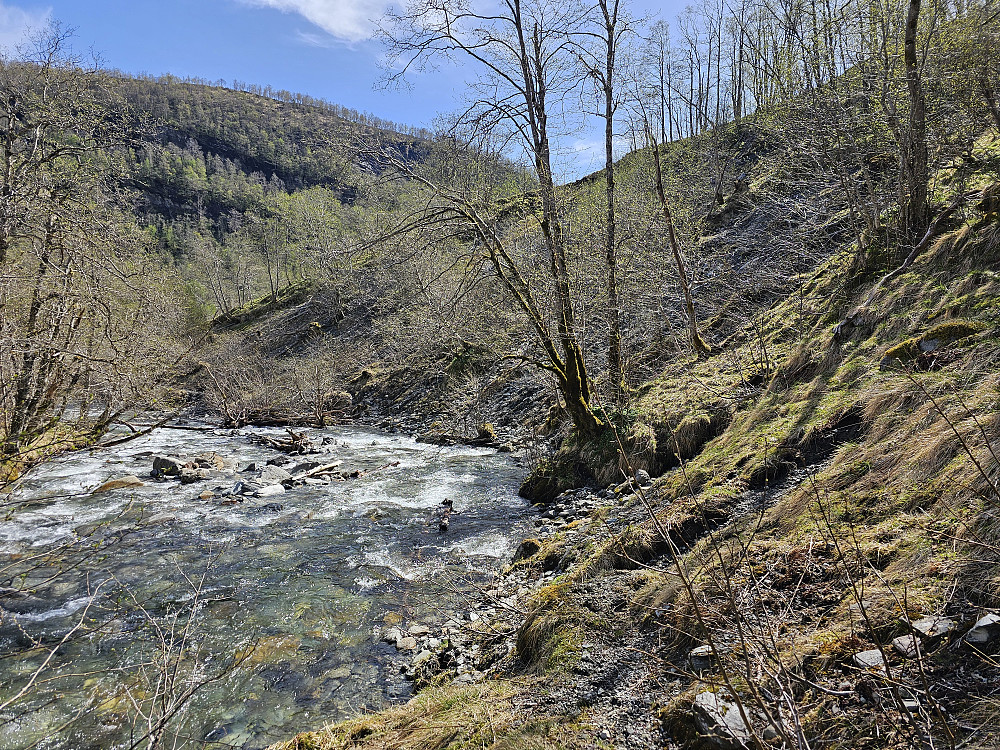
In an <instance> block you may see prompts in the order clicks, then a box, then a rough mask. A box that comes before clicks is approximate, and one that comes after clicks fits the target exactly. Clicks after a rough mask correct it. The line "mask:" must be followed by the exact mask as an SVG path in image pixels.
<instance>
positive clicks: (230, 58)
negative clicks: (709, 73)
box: [0, 0, 684, 178]
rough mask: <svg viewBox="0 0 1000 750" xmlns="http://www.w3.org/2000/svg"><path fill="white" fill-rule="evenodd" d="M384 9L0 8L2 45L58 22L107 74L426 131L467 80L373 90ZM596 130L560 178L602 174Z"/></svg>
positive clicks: (277, 2)
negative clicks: (317, 102) (193, 83)
mask: <svg viewBox="0 0 1000 750" xmlns="http://www.w3.org/2000/svg"><path fill="white" fill-rule="evenodd" d="M683 4H684V0H665V2H663V3H657V2H656V0H638V1H637V2H634V3H633V8H634V12H635V13H637V14H649V13H660V14H662V15H663V16H665V17H668V18H670V17H672V16H673V15H675V14H676V13H677V12H678V11H679V10H680V8H681V7H682V6H683ZM386 5H387V3H386V2H385V0H0V46H4V47H8V48H9V47H10V46H11V45H13V44H16V43H17V42H18V41H19V40H20V39H21V38H22V35H23V32H24V29H25V28H26V27H29V26H31V27H38V26H44V25H45V23H46V22H47V20H48V19H50V18H54V19H58V20H59V21H60V22H62V23H63V24H65V25H68V26H71V27H73V28H75V29H76V39H75V47H76V49H77V50H78V51H84V50H87V49H90V48H93V49H94V50H95V51H96V52H97V53H98V54H99V55H100V56H101V58H102V59H103V62H104V64H105V65H106V66H107V67H112V68H118V69H120V70H123V71H126V72H130V73H153V74H160V73H172V74H174V75H177V76H181V77H184V76H197V77H200V78H206V79H208V80H211V81H215V80H218V79H224V80H225V81H227V82H231V81H232V80H234V79H237V80H240V81H245V82H248V83H257V84H262V85H271V86H273V87H274V88H276V89H287V90H289V91H295V92H301V93H305V94H309V95H311V96H315V97H320V98H324V99H328V100H330V101H333V102H336V103H338V104H342V105H344V106H346V107H353V108H354V109H360V110H365V111H368V112H371V113H373V114H375V115H378V116H379V117H382V118H385V119H389V120H393V121H396V122H401V123H406V124H411V125H418V126H424V127H431V126H432V125H433V122H434V118H435V116H437V115H438V114H440V113H443V112H448V111H451V110H454V109H455V108H457V107H458V106H459V103H460V97H461V94H460V92H461V89H462V83H463V75H464V74H466V71H464V70H463V69H460V68H459V69H456V68H444V69H441V70H438V71H436V72H430V73H425V74H422V75H418V76H415V77H412V78H411V83H412V88H411V89H410V90H409V91H398V90H396V91H385V90H381V89H380V88H378V87H377V86H376V84H377V82H378V80H379V76H380V70H379V67H378V60H379V58H380V55H381V52H382V50H381V47H380V45H379V44H378V43H377V42H375V41H372V40H371V38H370V37H371V33H372V31H373V30H374V29H375V28H376V27H377V18H378V17H379V15H380V14H381V13H382V12H383V11H384V9H385V7H386ZM596 133H597V131H596V129H595V130H593V131H590V130H587V131H584V132H580V133H575V134H572V135H570V136H568V137H567V138H566V139H565V140H564V142H563V143H562V144H561V145H562V158H561V162H562V165H563V167H562V172H563V176H564V177H565V178H569V177H573V176H575V175H578V174H583V173H587V172H589V171H591V169H592V168H596V167H597V166H599V158H598V157H599V153H598V151H599V150H598V149H594V148H592V146H593V144H594V143H596V141H597V136H596Z"/></svg>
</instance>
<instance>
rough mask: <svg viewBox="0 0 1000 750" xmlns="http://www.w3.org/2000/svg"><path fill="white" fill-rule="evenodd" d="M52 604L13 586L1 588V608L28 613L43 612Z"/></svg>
mask: <svg viewBox="0 0 1000 750" xmlns="http://www.w3.org/2000/svg"><path fill="white" fill-rule="evenodd" d="M49 606H50V605H49V603H48V602H46V601H45V600H44V599H42V598H40V597H37V596H34V595H33V594H28V593H26V592H24V591H19V590H18V589H12V588H0V609H5V610H7V611H8V612H14V613H15V614H19V615H26V614H30V613H34V612H41V611H44V610H45V609H46V608H48V607H49Z"/></svg>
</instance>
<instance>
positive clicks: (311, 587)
mask: <svg viewBox="0 0 1000 750" xmlns="http://www.w3.org/2000/svg"><path fill="white" fill-rule="evenodd" d="M250 432H252V431H248V430H245V431H242V432H241V433H240V434H232V433H230V432H229V431H221V430H220V431H212V432H192V431H182V430H169V429H164V430H159V431H157V432H155V433H153V434H152V435H150V436H147V437H145V438H142V439H139V440H136V441H133V442H131V443H128V444H126V445H123V446H121V447H119V448H113V449H109V450H107V451H98V452H93V453H77V454H74V455H70V456H67V457H64V458H62V459H59V460H57V461H54V462H52V463H50V464H48V465H46V466H44V467H41V468H40V469H39V470H37V471H36V472H34V473H33V474H31V475H30V476H29V477H28V478H27V480H26V481H25V482H24V483H23V484H22V485H21V486H20V487H19V488H18V489H17V491H16V492H15V493H14V495H12V496H11V497H9V498H7V501H6V505H5V506H4V508H3V511H4V513H3V515H0V586H12V585H13V586H14V587H15V588H19V589H20V588H23V589H26V590H31V591H32V592H33V593H32V595H31V597H29V598H27V599H24V598H21V599H11V598H7V599H3V598H0V606H3V607H4V608H7V609H11V610H15V612H8V613H6V614H4V616H3V621H2V623H0V704H2V703H3V702H4V701H6V700H8V699H10V698H11V697H12V696H13V695H14V694H15V693H16V692H17V691H18V690H19V689H20V688H21V687H22V686H23V685H24V684H25V683H26V682H27V681H28V680H29V679H30V677H31V675H32V673H33V672H34V670H36V669H37V668H38V667H39V666H40V665H41V664H42V663H43V662H44V660H45V659H46V658H47V657H48V654H49V652H50V651H51V649H52V647H53V646H54V645H56V644H57V643H59V641H60V640H61V639H62V638H63V637H64V636H65V635H66V633H67V632H68V631H69V630H70V629H71V628H73V627H74V626H76V625H78V624H81V627H79V628H78V629H77V630H76V631H75V632H74V633H73V636H72V637H71V638H70V639H69V640H67V641H66V643H65V644H63V646H62V647H61V648H60V649H59V650H58V653H57V654H56V655H55V657H53V658H52V659H51V661H50V662H49V663H48V664H47V666H46V668H45V669H44V671H42V672H41V673H40V674H39V679H38V680H37V681H36V683H35V684H34V685H33V687H32V688H31V690H30V692H29V693H28V694H27V695H26V696H25V699H23V700H18V701H17V702H15V703H14V704H13V705H11V706H10V707H8V709H7V710H5V711H3V712H0V748H10V749H11V750H15V749H18V748H27V747H32V746H36V745H37V746H39V747H45V748H74V749H79V750H86V749H88V748H111V747H129V746H130V745H131V744H132V742H133V741H134V740H136V739H137V738H139V737H141V736H142V735H143V734H145V733H146V732H147V731H148V729H149V728H150V727H151V726H156V724H157V722H158V721H160V720H161V719H162V718H163V717H164V716H166V715H169V714H170V713H171V709H172V706H174V705H176V703H177V701H176V700H175V699H173V698H172V696H176V695H182V694H183V692H184V690H185V689H186V688H187V687H188V686H189V685H191V684H192V682H202V681H205V680H209V679H211V680H212V681H211V682H209V683H208V684H207V685H205V686H204V687H202V688H200V689H199V690H198V692H197V693H196V694H195V695H194V697H193V698H192V699H191V700H190V701H188V702H187V703H186V704H185V707H184V708H183V709H182V710H181V711H179V712H178V713H177V715H176V716H174V717H173V718H172V719H171V721H170V723H169V725H168V730H167V733H166V737H167V738H168V741H167V742H165V746H167V747H170V746H172V745H173V740H174V737H175V736H176V735H178V734H179V735H180V740H179V741H178V743H177V746H178V747H219V748H221V747H239V748H257V747H264V746H266V745H268V744H270V743H271V742H274V741H277V740H281V739H287V738H289V737H290V736H291V735H292V734H293V733H294V732H296V731H302V730H305V729H309V728H313V727H316V726H321V725H322V724H324V723H326V722H329V721H335V720H338V719H341V718H345V717H347V716H350V715H352V714H354V713H356V712H358V711H359V710H361V709H363V708H372V707H377V706H379V705H381V704H382V703H383V702H384V700H385V699H386V698H385V696H386V686H387V682H386V678H387V670H386V669H385V665H386V663H387V661H388V660H389V659H391V658H392V656H393V650H392V648H391V647H389V646H386V645H383V644H380V643H378V639H377V638H373V635H372V634H373V631H374V630H375V628H376V627H378V626H380V625H382V624H383V623H384V622H386V621H387V616H388V621H389V622H394V621H395V618H396V617H401V618H402V620H403V621H404V622H433V621H439V622H440V621H443V620H444V619H446V618H447V616H448V615H449V614H450V613H451V612H452V611H454V610H458V611H461V609H462V605H463V600H464V599H466V598H467V597H468V596H469V594H470V592H471V590H472V588H473V587H475V586H476V585H477V584H479V583H481V582H482V581H483V579H484V576H485V574H487V573H488V572H489V571H491V570H493V569H495V568H496V567H498V566H499V565H500V564H501V563H502V562H503V561H504V560H505V559H506V557H507V556H508V555H509V554H510V552H511V550H512V548H513V546H514V545H515V544H516V543H517V542H518V541H520V539H521V538H523V536H524V532H525V530H526V525H527V520H528V516H529V514H530V510H529V508H528V507H526V504H525V502H524V501H523V500H521V499H520V498H518V497H517V495H516V490H517V482H518V480H519V478H520V476H521V474H522V472H523V469H521V468H519V467H517V466H516V465H514V463H513V462H512V461H511V460H510V458H509V456H503V455H498V454H495V453H493V452H492V451H486V450H479V449H475V448H466V447H459V448H440V447H436V446H429V445H422V444H418V443H416V442H414V441H413V440H411V439H408V438H401V437H397V436H386V435H379V434H373V433H370V432H366V431H362V430H354V429H341V428H336V429H327V430H315V431H311V433H310V434H311V435H312V436H313V437H314V438H318V437H323V436H325V437H328V438H332V439H335V440H336V444H335V445H333V446H331V447H330V453H329V460H340V461H342V462H343V464H342V469H344V470H348V471H349V470H353V469H362V470H365V469H369V470H370V469H376V468H378V467H384V466H385V465H386V464H391V463H395V462H398V466H395V467H390V468H383V469H381V470H379V471H375V472H373V473H371V474H370V475H368V476H365V477H362V478H360V479H351V480H347V481H345V482H339V483H333V484H331V485H328V486H323V487H300V488H296V489H293V490H291V491H289V492H286V493H285V494H284V495H280V496H277V497H268V498H262V499H259V500H247V501H246V502H244V503H242V504H239V505H232V506H224V505H222V504H220V499H219V498H218V497H217V498H215V499H212V500H201V499H199V498H198V495H199V494H200V493H201V492H203V491H204V490H206V489H216V488H223V487H227V486H232V485H233V484H235V482H236V479H237V477H234V478H232V480H229V479H227V480H224V481H215V480H209V481H207V482H200V483H196V484H192V485H180V484H179V483H178V482H176V481H168V482H162V483H161V482H155V481H153V480H148V481H149V483H148V484H147V485H146V486H145V487H140V488H135V489H127V490H117V491H114V492H110V493H105V494H100V495H96V496H90V495H88V494H86V493H88V492H89V491H90V490H92V489H94V488H95V487H97V486H98V485H99V484H101V483H102V482H104V481H105V480H107V479H110V478H117V477H121V476H123V475H126V474H135V475H137V476H139V477H140V478H143V479H144V480H146V478H147V476H148V473H149V469H150V467H151V464H152V458H151V456H152V454H154V453H168V454H174V455H177V454H179V455H194V454H198V453H203V452H207V451H216V452H218V453H219V454H221V455H223V456H226V457H228V458H231V459H233V460H235V461H236V462H237V463H238V464H239V468H243V467H244V466H245V465H246V464H247V463H249V462H251V461H256V462H258V463H262V462H264V461H266V460H268V459H269V458H273V457H275V456H278V455H280V454H279V453H278V452H277V451H273V450H269V449H267V448H263V447H261V446H258V445H255V444H253V443H252V442H251V441H250V439H249V434H250ZM256 432H268V431H267V430H257V431H256ZM313 458H315V459H316V460H327V456H325V455H320V456H315V457H313V456H307V457H304V459H303V460H306V459H313ZM446 497H448V498H451V499H452V500H453V501H454V503H455V509H456V511H457V513H456V515H455V516H453V518H452V522H451V526H450V529H449V531H448V533H447V534H444V535H441V534H438V532H437V526H436V521H431V522H429V521H430V520H431V519H432V518H433V516H434V512H435V510H436V509H437V508H438V507H439V506H440V504H441V501H442V500H443V499H444V498H446ZM275 504H277V505H275ZM277 506H280V508H279V507H277ZM32 642H35V643H36V644H41V645H42V646H44V647H42V648H36V649H34V650H32V649H31V646H32ZM179 657H180V658H179ZM234 662H240V664H239V666H237V667H235V668H234V667H233V663H234ZM164 674H168V675H176V677H175V679H174V681H173V683H172V684H170V683H169V682H168V683H167V684H166V689H165V685H164V681H163V675H164ZM60 727H63V728H62V729H60ZM140 746H145V743H142V744H141V745H140Z"/></svg>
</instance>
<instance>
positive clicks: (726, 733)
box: [691, 691, 752, 750]
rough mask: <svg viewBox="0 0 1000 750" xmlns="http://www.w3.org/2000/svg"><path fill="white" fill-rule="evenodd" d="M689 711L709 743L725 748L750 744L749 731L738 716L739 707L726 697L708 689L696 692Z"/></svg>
mask: <svg viewBox="0 0 1000 750" xmlns="http://www.w3.org/2000/svg"><path fill="white" fill-rule="evenodd" d="M691 711H692V713H693V715H694V722H695V726H697V727H698V731H699V732H701V733H702V734H703V735H705V739H706V740H707V742H708V743H709V744H711V745H713V746H715V747H718V748H725V750H735V749H736V748H739V749H740V750H742V749H743V748H747V747H750V746H751V742H752V737H751V732H750V730H749V728H748V727H747V725H746V723H745V722H744V721H743V717H742V716H740V709H739V707H738V706H737V705H736V704H735V703H734V702H733V701H731V700H729V699H728V698H724V697H722V696H720V695H719V694H718V693H713V692H710V691H706V692H704V693H698V695H697V696H695V699H694V703H693V704H692V706H691Z"/></svg>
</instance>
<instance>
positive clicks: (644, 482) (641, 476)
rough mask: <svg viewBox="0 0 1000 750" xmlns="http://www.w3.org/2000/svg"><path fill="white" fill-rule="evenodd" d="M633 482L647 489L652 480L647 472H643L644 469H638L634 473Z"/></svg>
mask: <svg viewBox="0 0 1000 750" xmlns="http://www.w3.org/2000/svg"><path fill="white" fill-rule="evenodd" d="M635 481H637V482H638V483H639V486H640V487H647V486H649V484H650V483H652V481H653V480H652V479H651V478H650V476H649V472H648V471H645V470H644V469H639V470H638V471H637V472H636V473H635Z"/></svg>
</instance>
